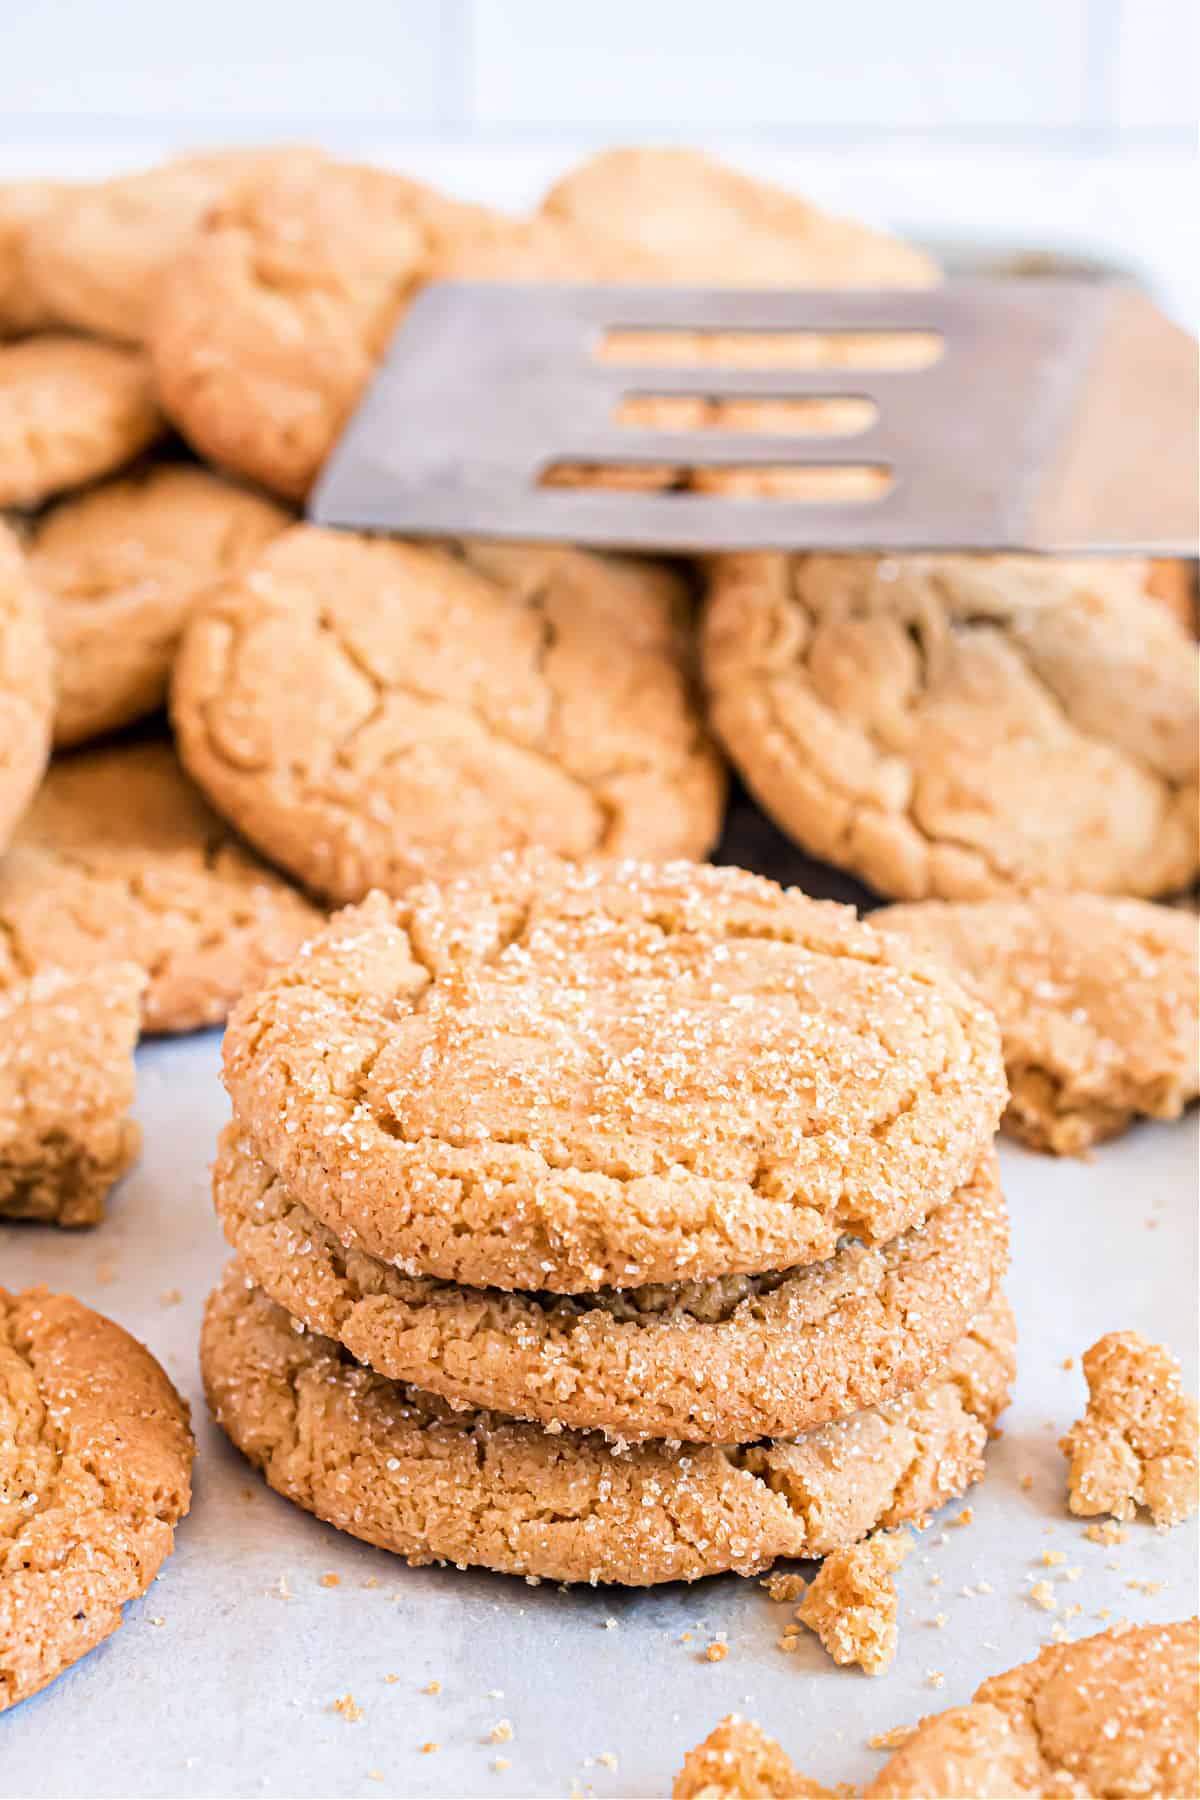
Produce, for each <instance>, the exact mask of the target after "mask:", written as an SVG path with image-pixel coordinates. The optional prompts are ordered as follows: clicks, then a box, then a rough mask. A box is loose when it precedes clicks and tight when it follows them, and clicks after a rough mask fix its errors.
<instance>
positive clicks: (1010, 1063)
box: [871, 894, 1200, 1155]
mask: <svg viewBox="0 0 1200 1800" xmlns="http://www.w3.org/2000/svg"><path fill="white" fill-rule="evenodd" d="M871 923H872V925H874V926H875V927H876V928H877V929H879V930H882V931H888V932H893V933H895V934H897V935H898V936H900V937H903V939H904V940H905V942H906V943H908V944H910V945H911V946H912V948H913V949H914V950H918V951H920V952H922V953H927V954H929V955H932V956H937V957H939V958H940V959H941V960H942V961H943V962H944V963H945V964H946V966H947V967H948V968H949V970H950V971H951V973H952V974H953V975H954V976H955V977H956V978H957V979H958V980H959V981H961V983H962V985H963V986H964V987H965V988H966V990H967V992H968V993H970V994H973V995H974V996H975V998H976V999H977V1000H978V1001H979V1002H980V1004H981V1005H983V1006H986V1007H987V1008H988V1009H989V1010H990V1011H991V1012H992V1013H994V1014H995V1016H996V1019H997V1022H998V1023H999V1026H1000V1036H1001V1039H1002V1042H1003V1045H1004V1063H1005V1068H1006V1070H1007V1072H1008V1085H1009V1102H1008V1110H1007V1112H1006V1113H1005V1115H1004V1126H1005V1128H1006V1129H1007V1130H1008V1131H1009V1132H1011V1134H1012V1135H1013V1136H1014V1137H1018V1138H1023V1139H1024V1140H1025V1142H1026V1143H1027V1144H1032V1145H1033V1146H1034V1147H1035V1149H1039V1150H1053V1151H1055V1152H1056V1153H1058V1154H1059V1155H1070V1154H1075V1153H1077V1152H1079V1151H1081V1150H1086V1149H1087V1148H1088V1146H1089V1145H1091V1144H1096V1143H1100V1142H1101V1141H1103V1139H1105V1138H1111V1137H1116V1136H1117V1135H1118V1134H1119V1133H1120V1132H1122V1131H1124V1130H1125V1129H1126V1127H1127V1126H1128V1125H1129V1124H1130V1123H1131V1122H1132V1121H1133V1119H1135V1118H1137V1117H1139V1116H1144V1117H1148V1118H1154V1119H1175V1118H1178V1117H1179V1115H1180V1113H1181V1112H1182V1111H1183V1109H1184V1107H1185V1106H1186V1105H1187V1104H1188V1102H1189V1101H1190V1100H1194V1099H1195V1097H1196V1094H1197V1091H1198V1090H1200V1067H1198V1063H1200V1042H1198V1036H1197V1017H1198V1013H1200V968H1198V955H1197V952H1198V948H1200V946H1198V943H1197V934H1196V921H1195V919H1194V918H1192V917H1191V916H1190V915H1189V914H1188V913H1186V912H1180V911H1177V910H1175V909H1174V908H1172V907H1168V906H1156V905H1154V904H1153V903H1152V902H1151V901H1147V900H1114V899H1110V898H1108V897H1107V896H1104V895H1097V894H1043V895H1038V896H1034V897H1032V898H1030V899H1027V900H980V901H963V902H960V903H958V904H954V903H947V902H944V901H939V900H924V901H919V902H918V903H917V904H916V905H915V906H889V907H884V908H882V909H881V910H880V911H878V912H874V913H872V914H871Z"/></svg>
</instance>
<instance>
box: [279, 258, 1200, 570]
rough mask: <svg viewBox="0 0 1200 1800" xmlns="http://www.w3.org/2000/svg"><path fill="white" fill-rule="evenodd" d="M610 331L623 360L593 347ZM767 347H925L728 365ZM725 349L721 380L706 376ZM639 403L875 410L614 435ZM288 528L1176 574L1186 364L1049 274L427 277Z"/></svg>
mask: <svg viewBox="0 0 1200 1800" xmlns="http://www.w3.org/2000/svg"><path fill="white" fill-rule="evenodd" d="M629 332H632V333H635V334H637V361H636V363H635V364H626V365H622V363H621V362H620V361H618V360H616V356H617V355H618V354H619V351H617V352H610V353H609V354H608V355H598V354H597V351H598V349H599V348H600V347H601V346H602V345H603V344H604V343H605V342H612V341H613V340H612V338H611V334H614V333H629ZM663 333H669V334H674V336H673V338H672V337H666V336H663V337H660V338H656V337H655V336H654V335H653V334H663ZM691 333H703V334H706V342H705V349H704V355H703V360H702V361H697V363H695V364H694V365H693V366H680V360H679V343H680V334H691ZM729 333H736V334H737V337H736V338H735V339H726V338H724V337H723V334H729ZM778 333H788V334H809V335H810V336H811V335H817V336H820V337H821V338H830V337H832V338H838V337H840V336H841V335H842V334H846V333H854V334H864V333H866V334H871V339H872V340H873V339H874V336H875V334H888V335H889V336H891V335H892V334H911V333H917V334H922V336H925V337H928V336H932V338H933V339H935V340H937V345H935V348H937V347H938V346H940V354H936V355H935V356H934V359H933V360H932V361H930V362H928V364H927V365H926V366H922V367H917V366H912V367H900V368H897V367H890V368H889V367H884V368H877V369H871V368H869V367H838V368H831V367H828V366H818V367H797V366H795V361H796V359H795V358H794V357H792V358H789V359H788V360H789V362H790V364H791V366H781V367H778V368H763V367H759V366H756V367H746V366H744V365H745V363H746V361H747V360H754V361H755V362H757V361H758V359H757V358H750V359H748V358H747V356H746V344H747V341H749V343H750V344H751V347H752V348H753V345H754V344H755V343H756V342H757V343H760V344H761V345H762V346H763V347H764V349H765V350H767V351H769V350H770V347H771V344H772V342H773V338H772V337H771V336H767V335H763V334H778ZM707 334H716V335H715V336H708V335H707ZM747 334H756V335H752V336H750V337H749V338H748V336H747ZM910 341H911V340H910ZM647 342H648V343H649V345H650V351H649V354H650V356H651V358H653V355H654V350H653V346H654V345H655V343H657V342H661V343H662V345H663V346H664V352H665V351H666V349H668V348H669V349H670V357H669V358H668V357H667V356H666V354H665V353H664V357H663V361H662V363H661V365H656V364H655V362H654V361H653V360H650V361H647V360H646V357H647ZM723 342H728V343H729V344H730V346H731V349H736V356H731V358H730V361H731V362H735V363H738V364H740V365H741V366H728V364H727V365H726V366H722V363H721V355H722V348H721V346H722V343H723ZM683 343H684V350H685V352H686V347H687V339H686V338H684V340H683ZM860 347H861V341H860ZM869 347H870V345H869V342H868V343H867V345H866V349H867V350H868V351H869ZM638 396H641V397H645V396H653V397H654V398H655V399H661V397H667V398H668V400H671V401H674V402H675V404H678V401H677V398H676V397H678V396H698V397H700V398H701V399H702V400H704V401H712V400H715V401H717V402H726V403H727V402H729V401H735V400H736V401H743V402H744V401H747V400H760V401H762V400H765V401H771V400H781V399H782V400H788V401H795V400H797V399H821V400H826V401H827V400H829V399H831V398H837V399H849V400H857V401H860V402H867V403H869V406H870V407H871V408H873V409H874V417H873V422H871V423H869V424H867V426H866V428H865V429H861V430H859V431H858V432H857V433H856V434H855V435H852V436H838V437H829V436H818V437H814V436H812V435H808V434H796V433H794V432H792V433H788V434H786V435H779V434H778V433H776V432H774V431H771V432H762V431H755V432H754V433H752V434H749V435H743V434H739V433H737V432H734V431H715V430H696V431H659V430H646V429H639V428H637V427H636V426H632V425H630V424H628V423H619V422H617V421H616V415H617V413H618V410H619V409H620V408H621V407H622V405H623V403H627V402H628V401H629V400H630V398H631V397H635V398H636V397H638ZM864 410H865V409H864V408H863V407H862V406H859V407H858V408H857V410H856V413H855V416H856V417H861V416H862V415H863V413H864ZM564 465H582V466H585V467H587V466H590V467H591V468H592V469H593V470H595V471H601V470H607V471H609V472H610V473H609V474H608V475H606V476H604V477H603V479H606V480H610V481H611V479H612V476H611V471H612V470H614V469H617V470H624V471H625V472H626V474H628V469H629V467H630V466H634V467H646V466H650V465H654V466H661V465H667V466H671V465H675V466H683V467H686V468H688V469H721V468H725V469H728V468H730V467H731V466H735V467H737V468H740V469H751V470H759V471H762V470H765V469H768V468H770V469H778V468H779V466H780V465H787V466H789V467H792V468H796V469H801V470H805V471H812V470H818V469H826V470H827V469H830V468H847V467H853V468H856V469H858V470H860V471H861V470H866V471H868V472H878V479H879V486H880V488H881V490H882V489H886V491H881V492H880V493H879V494H878V496H877V497H872V498H866V499H864V498H849V499H836V500H835V499H829V498H819V499H816V500H798V499H795V498H775V499H767V498H761V497H742V496H738V497H733V496H731V495H729V494H720V493H710V492H696V491H636V490H635V491H628V490H627V491H614V490H613V489H612V488H611V487H604V486H597V485H587V486H562V485H547V484H546V479H545V478H546V475H547V472H548V471H553V470H555V469H561V468H562V467H563V466H564ZM888 482H890V485H887V484H888ZM309 510H310V516H311V517H312V518H313V519H314V520H316V521H317V522H318V523H320V524H328V525H342V526H353V527H357V528H359V529H365V530H383V531H394V532H402V533H405V534H417V535H420V534H425V533H432V534H436V535H439V536H442V535H454V536H459V535H462V536H483V537H503V538H525V539H542V540H565V541H568V542H571V543H577V544H591V545H600V546H614V547H615V546H620V547H625V548H636V549H647V550H680V551H704V550H718V549H730V550H731V549H751V548H762V547H773V546H779V547H787V546H800V547H804V548H812V549H842V550H850V549H865V548H891V549H969V550H1033V551H1048V552H1049V551H1052V552H1056V553H1058V554H1072V553H1086V552H1105V553H1134V554H1145V555H1164V556H1171V555H1181V556H1188V555H1194V554H1195V551H1196V540H1197V362H1196V346H1195V343H1194V341H1193V340H1192V339H1191V338H1190V337H1189V336H1188V335H1187V334H1186V333H1185V332H1183V331H1181V330H1180V329H1179V328H1178V327H1177V326H1175V325H1173V324H1171V323H1170V321H1168V320H1167V319H1165V318H1164V317H1163V316H1162V314H1161V313H1159V312H1158V311H1157V309H1156V308H1155V307H1154V306H1153V304H1152V303H1151V302H1150V300H1149V299H1148V298H1147V297H1146V295H1145V294H1144V293H1142V292H1141V291H1140V290H1139V289H1138V288H1137V287H1136V286H1134V285H1132V284H1130V283H1126V282H1120V281H1097V280H1094V279H1088V280H1071V279H1065V278H1063V277H1061V276H1056V277H1052V278H1049V279H1032V278H1011V277H1010V278H1001V279H987V280H985V279H963V280H956V281H950V282H948V283H947V284H946V285H945V286H944V287H939V288H934V289H930V290H928V291H919V292H895V293H878V292H856V291H838V292H832V293H818V292H813V291H804V292H779V291H772V292H763V293H758V292H749V291H744V290H737V289H724V290H720V291H702V290H694V289H690V288H662V287H654V288H641V287H567V286H551V285H544V286H543V285H538V286H530V285H519V286H518V285H502V284H487V285H476V284H470V283H457V282H455V283H444V284H434V285H431V286H429V287H427V288H426V289H424V290H423V292H422V293H421V294H420V295H419V296H418V298H417V299H416V301H415V302H414V304H413V305H412V307H411V308H410V310H409V311H408V313H407V315H406V317H405V319H404V321H403V322H402V324H401V325H400V327H399V329H398V330H397V332H396V335H395V337H394V338H393V340H392V344H391V347H390V349H389V351H388V354H387V358H386V360H385V362H384V363H383V366H382V367H381V369H380V370H379V372H378V374H377V375H376V377H375V379H374V381H373V382H372V384H371V387H370V389H369V391H368V392H367V394H366V397H365V398H364V400H363V402H362V404H361V405H360V406H359V408H358V410H357V412H356V413H355V414H354V417H353V418H352V419H351V421H350V424H349V426H348V427H347V429H346V431H345V433H344V435H343V437H342V439H341V441H340V443H339V444H338V446H337V448H336V450H335V451H334V454H333V456H332V458H331V459H330V461H329V463H328V464H327V466H326V468H325V470H324V472H323V474H322V476H321V479H320V480H319V482H318V484H317V487H316V490H315V492H314V494H313V496H312V500H311V504H310V509H309Z"/></svg>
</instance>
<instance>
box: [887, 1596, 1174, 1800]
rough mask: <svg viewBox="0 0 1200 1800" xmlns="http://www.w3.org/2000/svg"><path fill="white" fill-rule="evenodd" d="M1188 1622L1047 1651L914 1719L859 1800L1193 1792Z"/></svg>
mask: <svg viewBox="0 0 1200 1800" xmlns="http://www.w3.org/2000/svg"><path fill="white" fill-rule="evenodd" d="M1196 1652H1197V1625H1196V1620H1195V1619H1191V1620H1187V1621H1182V1622H1180V1623H1179V1624H1178V1625H1143V1626H1138V1627H1129V1628H1126V1629H1123V1630H1118V1629H1114V1630H1112V1631H1105V1632H1101V1633H1100V1634H1099V1635H1098V1636H1096V1637H1090V1638H1083V1639H1081V1640H1080V1642H1078V1643H1075V1644H1050V1645H1048V1646H1047V1647H1046V1649H1044V1650H1043V1651H1042V1652H1041V1654H1040V1655H1039V1656H1037V1657H1035V1658H1034V1660H1033V1661H1032V1662H1029V1663H1024V1664H1022V1665H1021V1667H1020V1668H1017V1669H1012V1670H1010V1671H1009V1673H1008V1674H1006V1675H993V1676H992V1677H991V1678H990V1679H989V1680H987V1681H985V1682H984V1683H983V1686H982V1687H981V1688H979V1690H978V1691H977V1693H976V1695H975V1699H974V1700H973V1702H972V1703H971V1705H970V1706H959V1707H955V1708H954V1709H953V1710H952V1711H951V1712H946V1713H938V1714H935V1715H934V1716H933V1717H932V1718H928V1719H924V1720H922V1722H921V1724H920V1725H919V1726H918V1727H917V1730H916V1732H915V1733H914V1735H913V1736H912V1737H911V1738H910V1739H909V1740H908V1742H907V1743H906V1744H905V1745H903V1747H902V1748H901V1749H899V1750H898V1751H897V1752H896V1754H895V1755H894V1756H893V1757H892V1758H891V1760H890V1762H889V1763H888V1764H887V1766H886V1768H883V1769H881V1770H880V1772H879V1774H878V1775H877V1776H876V1777H875V1779H874V1781H872V1782H870V1783H869V1784H868V1786H867V1788H866V1790H865V1791H866V1795H867V1800H931V1797H932V1800H938V1797H939V1796H942V1795H945V1796H950V1797H952V1800H976V1797H977V1796H978V1800H987V1797H989V1796H994V1795H999V1794H1004V1795H1015V1796H1022V1795H1029V1796H1035V1795H1046V1794H1064V1795H1065V1794H1092V1795H1104V1796H1108V1795H1111V1796H1114V1800H1115V1797H1116V1796H1126V1795H1133V1794H1155V1795H1160V1796H1177V1797H1178V1800H1190V1796H1191V1795H1193V1794H1195V1793H1196V1792H1197V1785H1196V1784H1197V1768H1196V1708H1197V1701H1198V1699H1200V1693H1198V1691H1197V1673H1196V1665H1197V1656H1196Z"/></svg>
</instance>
